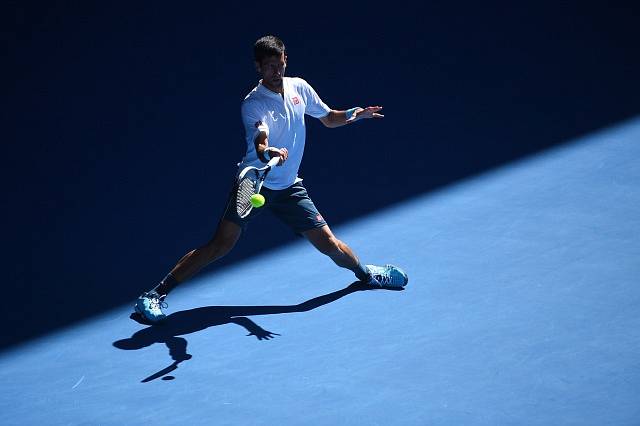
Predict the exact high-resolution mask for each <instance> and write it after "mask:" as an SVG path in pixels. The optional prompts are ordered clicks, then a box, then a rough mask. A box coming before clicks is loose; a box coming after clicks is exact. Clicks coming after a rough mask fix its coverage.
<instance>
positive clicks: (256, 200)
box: [251, 194, 264, 207]
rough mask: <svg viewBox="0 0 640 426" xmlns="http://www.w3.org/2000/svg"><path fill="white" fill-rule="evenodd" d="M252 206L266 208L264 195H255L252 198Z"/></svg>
mask: <svg viewBox="0 0 640 426" xmlns="http://www.w3.org/2000/svg"><path fill="white" fill-rule="evenodd" d="M251 205H252V206H253V207H262V206H264V196H263V195H262V194H253V195H252V196H251Z"/></svg>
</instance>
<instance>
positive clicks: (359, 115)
mask: <svg viewBox="0 0 640 426" xmlns="http://www.w3.org/2000/svg"><path fill="white" fill-rule="evenodd" d="M381 110H382V107H381V106H369V107H366V108H358V109H357V110H356V113H355V114H353V116H351V118H350V119H348V120H347V123H350V122H352V121H356V120H361V119H363V118H384V115H382V114H379V113H378V112H379V111H381Z"/></svg>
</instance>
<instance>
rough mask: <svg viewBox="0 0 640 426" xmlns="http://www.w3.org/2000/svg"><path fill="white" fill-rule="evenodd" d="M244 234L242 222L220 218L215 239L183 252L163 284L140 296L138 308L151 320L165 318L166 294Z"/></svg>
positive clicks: (226, 251) (220, 254)
mask: <svg viewBox="0 0 640 426" xmlns="http://www.w3.org/2000/svg"><path fill="white" fill-rule="evenodd" d="M241 234H242V228H241V227H240V226H239V225H237V224H235V223H233V222H231V221H228V220H226V219H223V220H221V221H220V223H219V224H218V228H217V229H216V232H215V234H214V236H213V238H211V240H210V241H209V242H208V243H207V244H205V245H204V246H202V247H199V248H197V249H195V250H191V251H190V252H189V253H187V254H186V255H184V256H183V257H182V259H180V260H179V261H178V263H177V264H176V266H175V267H174V268H173V269H172V270H171V272H170V273H169V274H167V276H166V277H165V278H164V279H163V280H162V281H161V282H160V284H158V285H157V286H156V287H155V288H154V289H153V290H151V291H150V292H146V293H143V294H142V295H141V296H140V298H138V301H137V302H136V306H135V308H136V311H137V312H138V313H140V314H141V315H143V316H144V317H145V318H146V319H147V320H148V321H151V322H158V321H162V320H163V319H164V318H165V315H164V313H163V312H162V307H163V306H162V305H163V299H164V297H165V296H166V295H167V294H169V292H170V291H171V290H172V289H173V288H174V287H175V286H177V285H178V284H179V283H181V282H183V281H185V280H187V279H189V278H191V277H192V276H193V275H195V274H196V273H198V272H199V271H200V270H201V269H202V268H204V267H205V266H207V265H208V264H210V263H212V262H215V261H216V260H218V259H220V258H221V257H223V256H225V255H226V254H227V253H229V252H230V251H231V249H232V248H233V247H234V246H235V245H236V242H237V241H238V239H239V238H240V235H241Z"/></svg>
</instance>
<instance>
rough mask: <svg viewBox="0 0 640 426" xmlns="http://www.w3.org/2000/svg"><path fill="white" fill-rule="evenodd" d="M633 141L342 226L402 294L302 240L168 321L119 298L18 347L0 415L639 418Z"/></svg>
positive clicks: (639, 237)
mask: <svg viewBox="0 0 640 426" xmlns="http://www.w3.org/2000/svg"><path fill="white" fill-rule="evenodd" d="M639 141H640V120H635V121H629V122H627V123H624V124H622V125H620V126H617V127H614V128H611V129H607V130H604V131H602V132H598V133H594V134H592V135H589V136H587V137H584V138H582V139H580V140H577V141H573V142H570V143H567V144H565V145H563V146H560V147H558V148H555V149H553V150H551V151H547V152H545V153H542V154H541V155H538V156H536V157H532V158H529V159H526V160H524V161H520V162H517V163H513V164H511V165H509V166H506V167H503V168H500V169H497V170H494V171H491V172H489V173H486V174H484V175H482V176H478V177H476V178H474V179H470V180H467V181H464V182H460V183H459V184H457V185H454V186H450V187H447V188H444V189H442V190H441V191H438V192H434V193H429V194H417V197H416V198H415V199H414V200H411V201H408V202H406V203H403V204H399V205H396V206H394V207H393V208H390V209H386V210H384V211H380V212H379V213H377V214H374V215H370V216H367V217H363V218H361V219H360V220H357V221H353V222H350V223H346V224H344V225H342V226H337V227H334V232H335V233H336V234H337V236H338V237H339V238H341V239H343V240H344V241H345V242H347V243H348V244H349V245H350V246H351V247H352V248H353V249H354V250H355V251H356V252H357V253H358V254H359V255H360V257H361V258H362V260H363V261H364V262H365V263H385V262H389V263H394V264H398V265H400V266H402V267H403V268H404V269H405V270H406V271H407V272H408V274H409V285H408V286H407V288H406V290H404V291H389V290H363V289H362V288H361V287H358V286H357V285H351V284H352V283H353V282H354V278H353V276H352V274H351V273H350V272H348V271H345V270H342V269H339V268H337V267H335V266H334V265H333V264H332V263H331V261H330V260H329V259H328V258H325V257H323V256H322V255H321V254H319V253H317V252H316V251H315V250H314V249H313V248H312V247H311V245H310V244H308V243H307V242H305V241H302V240H300V241H298V242H296V243H294V244H291V245H288V246H285V247H281V248H279V249H277V250H274V251H271V252H268V253H264V254H263V255H262V256H259V257H254V258H251V259H247V260H246V261H244V262H242V263H237V264H234V265H232V266H230V267H228V268H225V269H221V270H219V269H216V268H215V267H213V268H211V269H209V270H207V271H205V272H204V273H203V274H202V275H200V276H198V278H197V279H195V280H193V281H192V282H190V283H189V284H185V285H184V286H183V287H179V288H178V289H177V290H176V291H175V292H174V293H172V296H171V298H170V299H169V300H168V303H169V311H168V312H169V313H171V316H170V320H169V322H168V324H167V325H165V326H162V327H146V326H144V325H141V324H138V323H136V322H135V321H133V320H131V319H130V318H129V314H130V313H131V307H130V306H122V307H120V308H118V309H115V310H113V311H110V312H108V313H105V314H103V315H100V316H99V317H95V318H92V319H90V320H87V321H84V322H82V323H80V324H77V325H76V326H74V327H72V328H68V329H66V330H62V331H59V332H57V333H54V334H50V335H48V336H46V337H43V338H40V339H38V340H34V341H32V342H30V343H28V344H24V345H21V346H18V347H15V348H13V349H12V350H9V351H6V352H4V353H3V354H1V355H0V383H2V396H1V400H0V413H2V414H1V416H2V419H1V423H2V424H6V425H27V424H32V425H35V424H49V425H58V424H159V425H160V424H207V425H211V424H216V425H227V424H229V425H254V424H255V425H288V424H291V425H300V424H305V425H306V424H309V425H328V424H341V425H342V424H357V425H361V424H366V425H389V424H392V425H425V424H429V425H498V424H500V425H505V424H514V425H515V424H518V425H519V424H528V425H552V424H553V425H559V424H563V425H566V424H575V425H603V424H615V425H637V424H640V392H638V390H639V389H640V309H639V308H640V286H639V285H638V277H640V192H639V188H640V167H638V158H640V143H639ZM425 176H427V178H428V170H427V171H425ZM311 190H313V189H312V188H311ZM387 190H391V189H390V188H388V189H387ZM244 238H248V239H251V238H260V228H259V226H255V227H252V228H251V229H250V231H249V233H248V234H247V235H245V236H244ZM161 249H162V248H158V250H161ZM186 249H187V247H185V250H186ZM162 272H164V271H159V272H158V273H159V274H161V273H162ZM69 308H70V309H72V308H73V307H69Z"/></svg>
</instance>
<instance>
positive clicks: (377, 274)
mask: <svg viewBox="0 0 640 426" xmlns="http://www.w3.org/2000/svg"><path fill="white" fill-rule="evenodd" d="M303 235H304V236H305V237H306V238H307V239H308V240H309V242H311V244H313V245H314V247H315V248H317V249H318V250H319V251H320V252H321V253H323V254H325V255H327V256H329V257H330V258H331V260H333V262H334V263H335V264H336V265H338V266H340V267H342V268H346V269H349V270H351V271H353V273H354V274H355V275H356V277H357V278H358V279H359V280H360V281H362V282H365V283H367V284H372V285H377V286H389V287H404V286H405V285H406V284H407V281H408V278H407V274H405V273H404V271H402V270H401V269H400V268H397V267H395V266H393V265H385V266H375V265H366V266H365V265H363V264H362V263H361V262H360V260H359V259H358V257H357V256H356V255H355V253H354V252H353V250H351V248H350V247H349V246H348V245H347V244H345V243H344V242H342V241H340V240H339V239H338V238H336V236H335V235H333V232H331V229H330V228H329V226H328V225H325V226H323V227H321V228H316V229H312V230H310V231H306V232H304V233H303Z"/></svg>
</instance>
